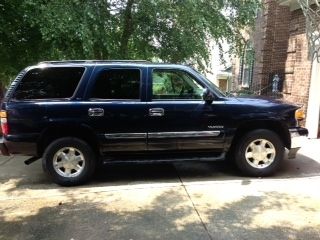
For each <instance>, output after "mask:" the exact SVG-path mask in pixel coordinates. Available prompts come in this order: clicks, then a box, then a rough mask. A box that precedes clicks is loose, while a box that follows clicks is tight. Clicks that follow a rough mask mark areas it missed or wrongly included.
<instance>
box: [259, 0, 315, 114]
mask: <svg viewBox="0 0 320 240" xmlns="http://www.w3.org/2000/svg"><path fill="white" fill-rule="evenodd" d="M253 44H254V48H255V52H256V59H255V65H254V73H253V74H254V75H253V89H254V90H255V91H261V93H262V94H267V92H268V90H269V91H270V87H269V88H268V86H270V83H271V79H272V77H273V76H274V74H279V76H280V78H281V80H282V81H283V95H282V96H283V99H284V100H287V101H290V102H294V103H296V104H302V105H304V108H305V110H306V107H307V103H308V93H309V87H310V77H311V62H310V61H309V60H308V44H307V39H306V35H305V17H304V16H303V13H302V11H301V10H295V11H290V9H289V7H287V6H280V5H279V4H278V3H277V2H276V1H275V0H264V9H263V10H262V12H261V13H260V14H259V15H258V17H257V21H256V31H255V34H254V35H253Z"/></svg>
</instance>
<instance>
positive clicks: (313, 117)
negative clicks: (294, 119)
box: [306, 59, 320, 138]
mask: <svg viewBox="0 0 320 240" xmlns="http://www.w3.org/2000/svg"><path fill="white" fill-rule="evenodd" d="M310 81H311V82H310V89H309V100H308V110H307V119H306V127H307V128H308V130H309V138H317V136H318V127H319V112H320V63H319V62H318V61H317V60H316V59H315V60H314V61H313V63H312V71H311V80H310Z"/></svg>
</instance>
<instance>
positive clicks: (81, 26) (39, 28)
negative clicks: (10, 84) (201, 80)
mask: <svg viewBox="0 0 320 240" xmlns="http://www.w3.org/2000/svg"><path fill="white" fill-rule="evenodd" d="M259 7H260V1H259V0H68V1H66V0H1V2H0V14H1V19H0V64H1V68H0V80H1V81H3V79H4V77H8V76H11V75H13V74H16V73H17V72H18V71H19V70H21V69H22V68H23V67H24V66H27V65H29V64H33V63H36V62H38V61H42V60H53V59H55V60H57V59H147V60H156V61H166V62H174V63H185V62H189V63H191V62H193V63H198V64H200V63H203V62H205V63H207V62H208V61H209V60H208V56H209V52H208V51H209V49H208V44H209V42H210V41H215V42H216V43H218V44H219V43H221V42H222V41H226V42H228V43H229V44H230V45H231V46H232V51H233V52H236V53H237V52H240V51H241V48H242V46H243V44H244V39H243V38H242V35H241V33H240V30H241V29H244V28H246V27H247V26H250V25H252V23H253V21H254V19H255V16H256V12H257V10H258V9H259Z"/></svg>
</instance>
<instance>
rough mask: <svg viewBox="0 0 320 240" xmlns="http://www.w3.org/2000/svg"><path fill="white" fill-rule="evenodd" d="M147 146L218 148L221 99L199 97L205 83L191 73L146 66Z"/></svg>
mask: <svg viewBox="0 0 320 240" xmlns="http://www.w3.org/2000/svg"><path fill="white" fill-rule="evenodd" d="M148 73H149V74H148V75H149V82H150V83H151V84H149V86H150V87H149V91H148V93H149V102H148V107H147V108H148V149H149V150H167V149H171V150H196V149H209V150H218V151H219V150H222V149H223V145H224V136H225V134H224V126H223V117H222V114H223V109H224V107H223V106H224V101H214V102H213V103H212V104H208V103H206V102H205V101H203V100H202V93H203V91H204V89H205V86H204V85H203V84H202V83H201V82H200V81H199V80H197V79H196V77H194V76H193V75H192V74H191V73H188V72H186V71H183V70H178V69H159V68H150V69H149V70H148Z"/></svg>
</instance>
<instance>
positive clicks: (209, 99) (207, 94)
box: [202, 88, 214, 104]
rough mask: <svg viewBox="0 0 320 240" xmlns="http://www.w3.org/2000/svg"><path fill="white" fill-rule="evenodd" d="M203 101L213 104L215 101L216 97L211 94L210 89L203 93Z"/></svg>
mask: <svg viewBox="0 0 320 240" xmlns="http://www.w3.org/2000/svg"><path fill="white" fill-rule="evenodd" d="M202 99H203V100H204V101H205V102H206V103H209V104H211V103H212V102H213V100H214V96H213V94H212V92H210V90H209V89H208V88H206V89H205V90H204V91H203V93H202Z"/></svg>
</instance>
